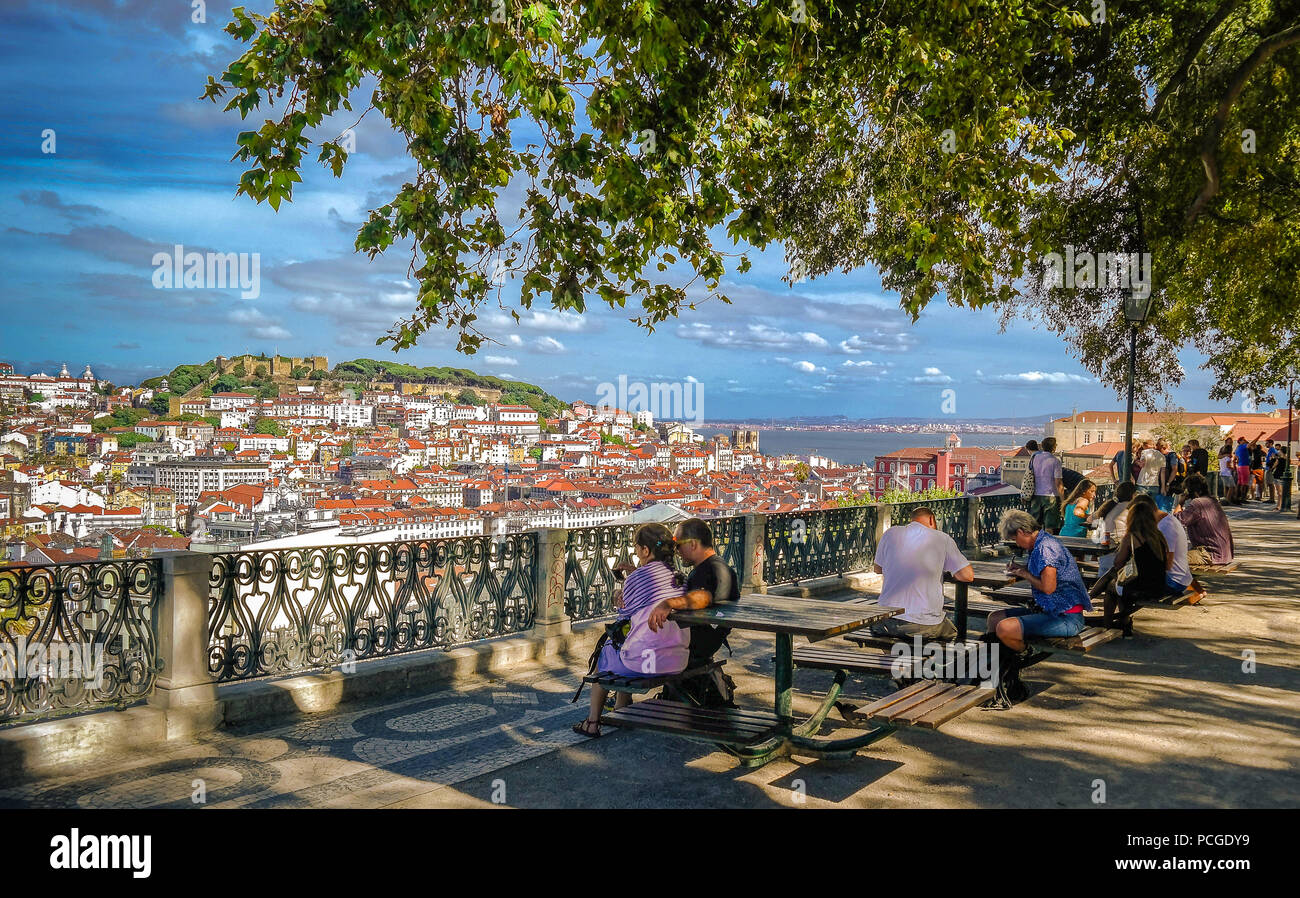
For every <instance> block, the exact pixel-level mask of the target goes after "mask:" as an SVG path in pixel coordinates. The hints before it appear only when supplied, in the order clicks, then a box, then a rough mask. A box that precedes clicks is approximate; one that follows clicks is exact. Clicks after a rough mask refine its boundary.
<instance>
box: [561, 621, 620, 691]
mask: <svg viewBox="0 0 1300 898" xmlns="http://www.w3.org/2000/svg"><path fill="white" fill-rule="evenodd" d="M630 632H632V621H631V619H630V618H619V619H618V620H616V621H614V622H613V623H609V624H605V632H604V633H601V634H600V638H599V639H597V640H596V647H595V648H594V649H592V650H591V657H589V658H588V659H587V676H589V677H590V676H593V675H595V673H596V665H597V664H599V663H600V652H601V650H602V649H603V648H605V646H606V644H608V645H612V646H613V647H614V649H615V651H617V650H618V649H621V648H622V647H623V643H624V641H626V640H627V634H628V633H630ZM586 685H587V681H586V680H585V679H584V680H583V681H582V682H581V683H579V684H578V691H577V692H575V693H573V698H572V699H570V701H569V703H570V704H572V703H573V702H576V701H577V700H578V699H579V697H581V695H582V690H583V689H584V688H585V687H586Z"/></svg>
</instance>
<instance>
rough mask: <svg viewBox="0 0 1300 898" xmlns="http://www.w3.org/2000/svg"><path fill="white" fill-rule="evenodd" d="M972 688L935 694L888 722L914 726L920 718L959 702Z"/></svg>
mask: <svg viewBox="0 0 1300 898" xmlns="http://www.w3.org/2000/svg"><path fill="white" fill-rule="evenodd" d="M974 688H975V687H974V686H955V687H953V688H952V689H949V690H947V691H946V692H938V693H935V694H934V695H933V696H931V697H930V698H928V699H926V700H925V701H923V702H921V703H919V704H917V705H913V706H912V707H910V708H908V709H907V710H906V711H903V712H902V713H900V714H898V715H896V716H894V717H892V718H891V720H890V722H891V723H892V722H895V721H897V722H899V723H905V724H908V725H911V724H914V723H916V722H917V721H918V720H920V719H921V718H923V717H925V716H927V715H929V714H933V713H935V712H937V711H940V710H942V709H943V708H945V707H946V706H947V705H949V704H950V703H952V702H955V701H960V700H961V699H962V698H963V697H964V696H966V695H967V694H968V693H970V691H971V690H972V689H974Z"/></svg>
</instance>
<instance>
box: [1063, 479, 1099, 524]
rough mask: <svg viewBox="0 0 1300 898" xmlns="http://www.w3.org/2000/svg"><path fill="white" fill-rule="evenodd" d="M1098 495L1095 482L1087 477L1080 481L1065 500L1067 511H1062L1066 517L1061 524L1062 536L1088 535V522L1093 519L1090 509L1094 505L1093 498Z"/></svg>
mask: <svg viewBox="0 0 1300 898" xmlns="http://www.w3.org/2000/svg"><path fill="white" fill-rule="evenodd" d="M1096 495H1097V485H1096V484H1095V483H1093V482H1092V481H1091V480H1089V479H1087V478H1086V477H1085V478H1084V479H1083V480H1080V481H1079V483H1078V485H1076V486H1075V488H1074V490H1073V491H1072V492H1071V493H1070V495H1069V497H1068V498H1067V499H1066V500H1065V511H1063V512H1062V513H1061V514H1062V516H1063V517H1064V519H1065V522H1064V523H1063V524H1061V536H1087V535H1088V522H1089V521H1090V520H1091V518H1089V516H1088V510H1089V509H1090V508H1091V507H1092V500H1093V499H1094V498H1095V497H1096Z"/></svg>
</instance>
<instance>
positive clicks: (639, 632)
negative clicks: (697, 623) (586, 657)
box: [573, 524, 690, 738]
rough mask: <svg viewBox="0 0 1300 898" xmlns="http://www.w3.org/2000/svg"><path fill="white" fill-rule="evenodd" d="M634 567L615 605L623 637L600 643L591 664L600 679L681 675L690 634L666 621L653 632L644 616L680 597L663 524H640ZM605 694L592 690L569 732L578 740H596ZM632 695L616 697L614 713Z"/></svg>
mask: <svg viewBox="0 0 1300 898" xmlns="http://www.w3.org/2000/svg"><path fill="white" fill-rule="evenodd" d="M632 543H633V551H634V552H635V554H636V560H637V564H638V567H637V568H636V570H634V571H632V573H630V574H628V575H627V582H626V583H624V585H623V592H622V595H621V597H619V598H617V599H616V602H617V604H618V605H619V607H620V609H621V611H620V614H619V617H620V623H621V622H622V621H623V620H626V621H628V622H629V627H628V633H627V636H626V637H624V639H623V643H622V645H621V646H619V647H617V648H616V647H615V646H614V645H613V644H612V643H605V645H604V646H603V647H602V648H601V650H600V656H599V658H598V659H597V661H596V669H597V670H599V671H601V672H602V673H614V674H619V675H621V676H625V677H655V676H665V675H668V674H675V673H681V672H682V671H683V670H685V669H686V662H687V659H688V658H689V656H690V632H689V631H688V630H684V629H682V628H681V627H679V626H677V624H675V623H674V622H673V621H667V622H665V623H664V624H663V625H662V626H660V627H659V628H658V630H652V629H651V628H650V624H649V619H650V612H651V611H653V610H654V609H655V606H657V605H658V604H659V603H660V602H663V601H664V600H665V599H671V598H676V597H678V596H681V594H682V585H681V582H680V581H679V580H678V578H677V573H676V572H675V571H674V570H673V567H672V561H673V555H674V553H675V552H676V543H675V542H674V541H673V535H672V532H671V531H669V529H668V528H667V527H665V526H664V525H663V524H646V525H644V526H642V527H640V528H638V529H637V531H636V534H635V535H634V536H633V537H632ZM608 694H609V690H607V689H605V688H604V687H603V686H600V685H596V684H593V685H592V687H591V709H590V711H589V712H588V714H587V717H586V719H584V720H583V721H582V722H580V723H578V724H575V725H574V727H573V731H574V732H575V733H580V734H582V735H583V736H591V737H592V738H596V737H598V736H600V711H601V708H603V707H604V706H605V698H606V696H608ZM631 703H632V694H631V693H629V692H619V693H618V698H616V699H615V700H614V707H615V709H617V708H626V707H627V706H628V705H630V704H631Z"/></svg>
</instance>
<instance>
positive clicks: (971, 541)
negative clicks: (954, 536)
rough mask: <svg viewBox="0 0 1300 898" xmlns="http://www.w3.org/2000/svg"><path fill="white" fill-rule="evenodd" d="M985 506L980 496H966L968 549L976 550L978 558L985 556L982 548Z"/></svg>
mask: <svg viewBox="0 0 1300 898" xmlns="http://www.w3.org/2000/svg"><path fill="white" fill-rule="evenodd" d="M983 508H984V501H983V500H982V499H980V498H979V497H978V496H967V497H966V550H967V551H968V552H974V553H975V557H976V558H983V557H984V551H983V550H982V549H981V548H980V515H981V514H982V511H983Z"/></svg>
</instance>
